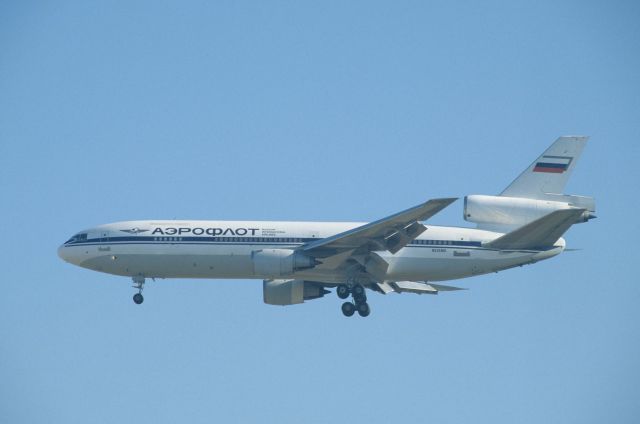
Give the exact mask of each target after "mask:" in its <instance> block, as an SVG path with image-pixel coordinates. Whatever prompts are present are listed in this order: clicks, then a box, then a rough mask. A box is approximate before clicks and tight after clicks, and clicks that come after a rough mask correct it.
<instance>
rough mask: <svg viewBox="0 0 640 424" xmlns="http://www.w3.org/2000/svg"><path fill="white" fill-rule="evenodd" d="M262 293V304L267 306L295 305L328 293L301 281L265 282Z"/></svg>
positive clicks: (312, 284) (316, 285) (318, 286)
mask: <svg viewBox="0 0 640 424" xmlns="http://www.w3.org/2000/svg"><path fill="white" fill-rule="evenodd" d="M262 292H263V298H264V303H267V304H269V305H295V304H296V303H303V302H304V301H305V300H311V299H317V298H319V297H323V296H324V295H325V294H327V293H329V291H328V290H325V289H324V288H323V287H322V286H320V285H318V284H316V283H314V282H311V281H303V280H265V281H263V283H262Z"/></svg>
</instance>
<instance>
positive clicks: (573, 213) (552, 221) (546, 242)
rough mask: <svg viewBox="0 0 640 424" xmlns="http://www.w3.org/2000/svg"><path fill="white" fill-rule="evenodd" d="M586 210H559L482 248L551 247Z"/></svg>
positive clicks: (529, 248)
mask: <svg viewBox="0 0 640 424" xmlns="http://www.w3.org/2000/svg"><path fill="white" fill-rule="evenodd" d="M585 210H586V209H561V210H557V211H554V212H551V213H549V214H547V215H545V216H543V217H542V218H538V219H536V220H535V221H533V222H530V223H528V224H526V225H523V226H522V227H520V228H518V229H516V230H514V231H512V232H510V233H507V234H505V235H503V236H501V237H498V238H497V239H495V240H492V241H490V242H488V243H484V244H483V246H484V247H489V248H493V249H501V250H519V249H526V250H533V249H543V248H547V247H551V246H553V244H554V243H555V242H556V241H558V239H559V238H560V237H562V235H563V234H564V233H565V232H566V231H567V230H568V229H569V227H571V226H572V225H573V224H575V223H576V222H578V220H579V219H580V217H581V215H582V214H583V213H584V212H585Z"/></svg>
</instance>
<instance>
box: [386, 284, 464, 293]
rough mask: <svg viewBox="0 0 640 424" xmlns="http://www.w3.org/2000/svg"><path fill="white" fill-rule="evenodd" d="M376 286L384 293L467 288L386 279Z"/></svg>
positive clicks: (431, 291) (426, 291)
mask: <svg viewBox="0 0 640 424" xmlns="http://www.w3.org/2000/svg"><path fill="white" fill-rule="evenodd" d="M376 287H377V288H378V289H379V291H381V292H382V293H384V294H387V293H391V292H396V293H415V294H438V292H441V291H457V290H466V289H463V288H460V287H453V286H444V285H441V284H433V283H427V282H421V281H384V282H382V283H376Z"/></svg>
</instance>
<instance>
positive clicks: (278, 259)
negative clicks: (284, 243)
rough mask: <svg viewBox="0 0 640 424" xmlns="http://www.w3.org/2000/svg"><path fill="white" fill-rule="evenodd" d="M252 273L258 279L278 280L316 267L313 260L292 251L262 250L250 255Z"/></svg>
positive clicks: (315, 262)
mask: <svg viewBox="0 0 640 424" xmlns="http://www.w3.org/2000/svg"><path fill="white" fill-rule="evenodd" d="M251 259H252V261H253V273H254V274H255V275H256V277H260V278H278V277H284V276H287V275H291V274H293V273H294V272H295V271H300V270H303V269H309V268H313V267H314V266H316V265H317V264H318V263H319V262H317V261H316V260H315V259H314V258H312V257H309V256H306V255H304V254H302V253H301V252H298V251H295V250H292V249H262V250H254V251H253V252H252V253H251Z"/></svg>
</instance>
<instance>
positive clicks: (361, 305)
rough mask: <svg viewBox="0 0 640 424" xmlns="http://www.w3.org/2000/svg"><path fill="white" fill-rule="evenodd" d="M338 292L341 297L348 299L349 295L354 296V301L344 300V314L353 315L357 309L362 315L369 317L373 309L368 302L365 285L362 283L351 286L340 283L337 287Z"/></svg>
mask: <svg viewBox="0 0 640 424" xmlns="http://www.w3.org/2000/svg"><path fill="white" fill-rule="evenodd" d="M336 293H337V294H338V297H339V298H340V299H346V298H348V297H349V295H352V296H353V302H344V303H343V304H342V313H343V314H344V316H347V317H350V316H353V314H355V313H356V311H357V312H358V314H359V315H360V316H361V317H367V316H369V314H370V313H371V309H370V308H369V304H368V303H367V294H366V293H365V289H364V287H363V286H361V285H360V284H356V285H354V286H351V287H349V286H347V285H346V284H340V285H339V286H338V288H337V289H336Z"/></svg>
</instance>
